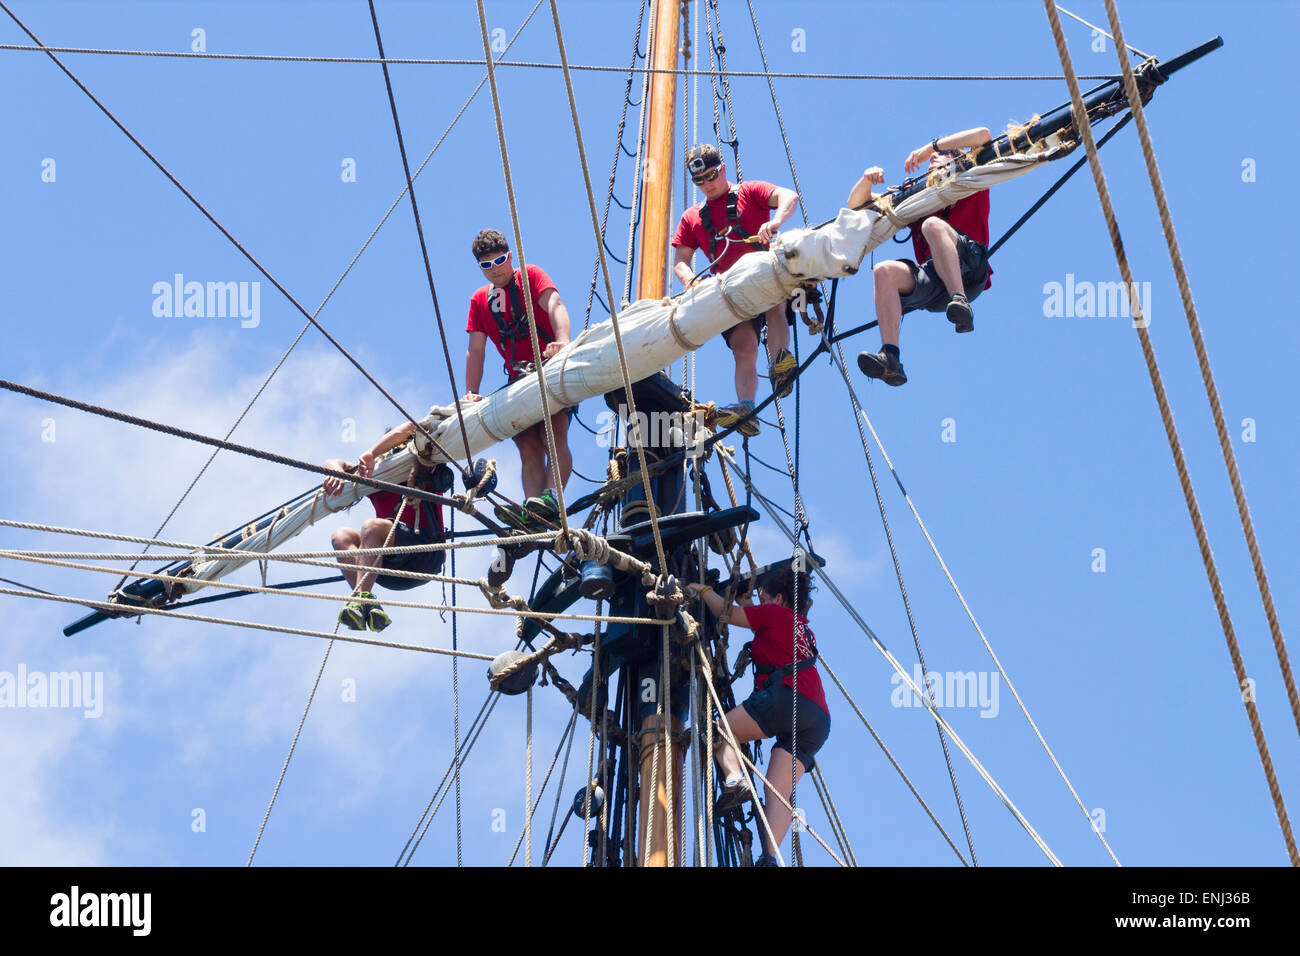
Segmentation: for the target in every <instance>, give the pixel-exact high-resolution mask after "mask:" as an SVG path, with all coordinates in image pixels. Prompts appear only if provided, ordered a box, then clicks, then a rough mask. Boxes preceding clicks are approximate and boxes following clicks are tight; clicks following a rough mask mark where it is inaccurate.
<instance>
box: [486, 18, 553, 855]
mask: <svg viewBox="0 0 1300 956" xmlns="http://www.w3.org/2000/svg"><path fill="white" fill-rule="evenodd" d="M477 2H478V22H479V31H480V32H481V33H482V36H483V56H484V58H485V59H486V60H487V61H488V86H489V87H490V88H491V90H492V112H493V114H494V116H495V118H496V127H497V142H498V144H499V145H500V147H501V167H502V169H503V170H504V172H505V179H506V198H507V199H508V200H509V203H510V223H511V227H512V230H513V232H514V239H515V249H517V250H518V251H519V277H520V279H521V280H522V281H521V286H522V292H523V300H524V311H525V313H526V314H527V316H528V338H529V340H530V341H531V343H532V348H533V355H534V356H536V358H537V391H538V394H539V396H540V397H541V400H542V424H543V425H544V426H545V431H546V448H547V455H548V457H549V458H550V463H551V480H552V482H553V484H552V490H553V491H554V492H555V498H556V501H557V502H558V504H559V512H560V527H561V528H563V529H564V531H565V532H568V530H569V517H568V515H567V513H566V512H565V507H564V482H562V481H561V480H560V464H559V462H558V461H557V460H556V451H555V429H554V427H553V426H552V424H551V402H550V396H549V395H548V393H547V389H546V374H545V372H544V371H543V365H544V361H543V358H542V347H541V345H540V344H539V343H538V339H537V319H536V317H535V316H534V315H533V297H532V290H531V289H530V283H529V281H528V263H527V261H526V259H525V258H524V239H523V235H522V234H521V233H520V231H519V208H518V206H517V205H516V203H515V183H514V178H513V177H512V176H511V175H510V152H509V150H508V149H507V148H506V130H505V125H504V123H503V121H502V118H501V95H500V93H499V92H498V90H497V77H496V70H495V68H494V67H493V65H492V46H491V41H490V40H489V39H488V28H487V13H486V12H485V11H484V9H483V0H477ZM530 845H531V844H530ZM530 861H531V857H530ZM529 865H531V862H530V863H529Z"/></svg>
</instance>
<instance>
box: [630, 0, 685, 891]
mask: <svg viewBox="0 0 1300 956" xmlns="http://www.w3.org/2000/svg"><path fill="white" fill-rule="evenodd" d="M685 2H689V0H685ZM682 6H683V3H682V0H654V5H653V8H652V22H653V24H654V35H653V37H652V38H651V41H650V49H649V50H648V51H647V59H648V60H649V62H650V65H651V68H653V69H655V70H658V71H662V72H656V73H652V74H651V76H650V90H649V94H648V95H649V97H650V101H649V103H647V104H646V133H645V154H644V155H645V160H644V167H643V169H642V171H641V174H642V185H641V230H640V236H639V242H640V247H639V249H640V256H639V267H638V270H637V298H638V299H660V298H663V296H664V295H666V294H667V282H668V243H669V240H670V239H671V237H672V233H671V232H670V231H669V230H670V228H671V224H672V223H674V222H675V221H676V220H675V218H674V216H673V208H672V192H673V173H674V171H675V170H676V169H677V168H678V166H679V165H680V160H679V159H678V156H677V150H676V149H675V143H674V132H675V129H676V125H677V124H676V122H675V119H676V115H677V74H676V72H674V71H675V70H676V69H677V58H678V25H679V23H680V22H681V10H682ZM656 683H657V682H656ZM663 690H664V689H663V688H660V693H662V692H663ZM664 717H665V720H666V721H667V723H668V725H669V728H670V729H671V730H676V729H677V728H676V726H675V723H676V722H675V721H673V720H672V718H671V716H670V715H667V714H665V715H664ZM657 724H658V720H657V718H655V717H650V718H647V719H646V720H645V722H644V723H643V725H642V728H643V730H647V731H649V733H646V734H644V735H643V736H642V738H641V739H642V741H643V742H644V745H643V748H642V750H641V761H640V763H641V766H640V778H641V798H640V800H639V801H638V802H639V804H640V806H639V811H640V812H639V815H638V822H639V827H638V830H639V834H638V836H639V838H638V840H637V848H638V850H639V852H640V857H641V859H642V860H645V861H647V865H648V866H667V865H668V845H667V835H668V831H669V830H670V829H672V830H673V831H674V833H676V834H680V833H681V826H680V814H681V812H682V791H681V788H680V787H676V786H675V787H674V792H673V816H674V817H676V818H677V819H676V820H674V821H673V823H672V825H671V826H670V825H669V823H668V813H667V810H668V808H667V786H668V780H669V779H672V780H673V781H674V782H676V781H680V780H681V779H682V775H681V768H682V766H683V764H684V759H683V758H684V756H685V755H684V754H683V753H682V748H681V747H674V748H672V754H673V761H672V762H673V764H674V766H673V767H672V768H671V773H670V769H669V766H668V752H667V748H666V746H665V743H664V739H663V733H662V732H657V731H660V728H659V727H658V726H657ZM656 751H657V752H658V753H657V755H656ZM656 756H657V757H658V759H657V760H656V759H655V757H656ZM656 764H657V765H658V767H659V774H658V779H654V778H652V772H653V767H654V766H655V765H656ZM651 815H653V817H654V827H653V830H652V831H651V833H652V839H651V841H650V846H649V847H648V849H647V847H646V842H645V838H646V830H647V823H648V822H649V820H650V817H651ZM673 844H674V845H673V851H674V852H673V856H674V859H673V862H674V863H675V864H677V865H680V864H681V859H682V847H681V845H680V844H681V840H680V839H674V841H673Z"/></svg>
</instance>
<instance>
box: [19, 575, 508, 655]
mask: <svg viewBox="0 0 1300 956" xmlns="http://www.w3.org/2000/svg"><path fill="white" fill-rule="evenodd" d="M0 594H9V595H12V596H13V597H29V598H36V599H38V600H41V601H58V602H60V603H62V604H79V605H83V606H85V607H93V608H96V609H98V610H101V611H120V610H121V609H122V605H120V604H110V603H109V602H107V601H92V600H89V599H88V598H76V597H66V596H64V595H61V594H38V593H36V592H34V591H15V590H12V589H10V588H0ZM131 613H132V614H157V615H160V616H162V617H167V618H175V619H177V620H182V621H199V622H201V623H204V624H227V625H230V626H232V627H248V628H252V629H254V630H258V631H271V632H273V633H276V634H297V635H300V636H302V637H318V638H322V639H324V640H327V641H329V640H336V641H347V642H348V643H350V644H369V645H371V646H373V647H390V648H394V649H396V650H402V651H421V652H422V653H425V654H443V655H445V656H447V657H466V658H470V659H472V660H476V661H490V660H493V656H492V655H491V654H474V653H472V652H470V651H455V652H453V651H450V650H448V649H447V648H444V647H426V646H424V645H423V644H402V643H399V642H397V641H381V640H376V639H375V638H369V637H347V636H344V635H342V634H328V633H326V632H325V631H307V630H302V629H300V628H296V627H283V626H281V625H279V624H258V623H256V622H254V621H232V620H230V619H229V618H224V617H207V616H205V615H201V614H183V613H181V612H180V611H160V610H157V609H155V608H151V607H135V608H132V609H131Z"/></svg>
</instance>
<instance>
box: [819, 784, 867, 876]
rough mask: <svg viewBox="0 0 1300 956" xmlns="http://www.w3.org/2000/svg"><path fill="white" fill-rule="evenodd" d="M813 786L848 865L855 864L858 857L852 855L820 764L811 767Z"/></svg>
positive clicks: (851, 849) (851, 848) (846, 834)
mask: <svg viewBox="0 0 1300 956" xmlns="http://www.w3.org/2000/svg"><path fill="white" fill-rule="evenodd" d="M810 776H811V777H812V782H813V788H814V789H815V790H816V791H817V796H818V797H819V798H820V799H821V800H822V809H823V810H825V811H826V817H827V819H828V820H829V821H830V824H831V829H832V830H833V831H836V832H838V833H839V837H840V846H841V847H842V848H843V850H844V856H845V857H846V858H847V859H848V861H849V866H857V865H858V859H857V857H856V856H854V855H853V847H852V846H850V845H849V834H848V831H847V830H845V829H844V821H842V820H841V819H840V813H839V810H837V809H836V808H835V801H834V800H833V799H831V788H830V785H829V784H827V783H826V775H825V774H824V773H822V769H821V767H820V766H816V765H814V766H813V768H812V773H811V774H810Z"/></svg>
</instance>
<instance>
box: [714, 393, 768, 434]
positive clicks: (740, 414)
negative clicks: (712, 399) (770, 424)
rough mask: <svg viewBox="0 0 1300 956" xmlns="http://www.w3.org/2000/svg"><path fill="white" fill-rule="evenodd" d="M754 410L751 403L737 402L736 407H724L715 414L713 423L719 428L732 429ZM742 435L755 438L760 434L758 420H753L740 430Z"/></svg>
mask: <svg viewBox="0 0 1300 956" xmlns="http://www.w3.org/2000/svg"><path fill="white" fill-rule="evenodd" d="M753 410H754V403H753V402H750V401H741V402H736V404H735V405H723V406H722V407H721V408H718V409H717V410H716V411H715V412H714V413H713V421H714V423H715V424H716V425H717V426H718V427H719V428H730V427H731V426H732V425H735V424H736V423H737V422H739V421H740V420H741V419H742V418H744V417H745V416H746V415H748V414H749V413H750V412H752V411H753ZM738 430H739V432H740V433H741V434H742V435H746V436H748V437H749V438H753V437H754V436H755V435H757V434H758V419H757V418H751V419H749V420H748V421H747V422H745V423H744V424H743V425H741V426H740V428H739V429H738Z"/></svg>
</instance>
